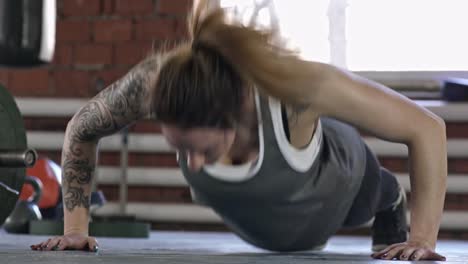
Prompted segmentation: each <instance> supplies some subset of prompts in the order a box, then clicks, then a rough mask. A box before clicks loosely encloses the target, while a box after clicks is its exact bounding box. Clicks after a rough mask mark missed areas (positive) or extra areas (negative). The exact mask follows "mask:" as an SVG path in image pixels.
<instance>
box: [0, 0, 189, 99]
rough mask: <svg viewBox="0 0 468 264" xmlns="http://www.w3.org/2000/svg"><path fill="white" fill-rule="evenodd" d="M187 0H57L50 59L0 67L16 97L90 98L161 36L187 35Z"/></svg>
mask: <svg viewBox="0 0 468 264" xmlns="http://www.w3.org/2000/svg"><path fill="white" fill-rule="evenodd" d="M191 2H192V1H191V0H57V28H56V29H57V35H56V36H57V38H56V50H55V56H54V60H53V62H52V63H51V64H50V65H47V66H43V67H40V68H34V69H21V70H20V69H0V82H1V83H3V84H4V85H5V86H6V87H7V88H8V89H9V90H10V91H11V92H12V93H13V94H14V95H15V96H26V97H84V98H87V97H92V96H94V95H95V94H96V93H97V91H98V89H99V88H100V87H101V88H102V85H108V84H110V83H111V82H113V81H114V80H116V79H117V78H119V77H120V76H122V75H123V74H125V72H127V70H128V69H129V68H130V67H132V66H133V65H135V64H136V63H137V62H138V61H139V60H141V59H142V58H143V57H144V56H145V55H147V54H148V53H150V52H151V51H152V50H153V49H158V48H159V47H160V45H161V44H163V43H164V42H165V41H180V40H183V39H184V38H185V37H186V33H185V32H186V27H185V26H186V23H185V22H186V14H187V10H189V9H190V5H191Z"/></svg>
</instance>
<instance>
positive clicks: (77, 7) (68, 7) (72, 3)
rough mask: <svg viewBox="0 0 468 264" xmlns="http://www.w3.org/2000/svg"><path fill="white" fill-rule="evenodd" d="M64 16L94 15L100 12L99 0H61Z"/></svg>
mask: <svg viewBox="0 0 468 264" xmlns="http://www.w3.org/2000/svg"><path fill="white" fill-rule="evenodd" d="M62 4H63V6H62V12H63V15H64V16H95V15H98V14H99V13H100V10H101V1H100V0H63V3H62Z"/></svg>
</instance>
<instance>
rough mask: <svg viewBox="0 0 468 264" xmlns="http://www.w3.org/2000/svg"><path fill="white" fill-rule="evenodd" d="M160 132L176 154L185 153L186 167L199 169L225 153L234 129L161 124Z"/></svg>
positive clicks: (228, 148) (232, 138) (230, 143)
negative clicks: (187, 127) (182, 127)
mask: <svg viewBox="0 0 468 264" xmlns="http://www.w3.org/2000/svg"><path fill="white" fill-rule="evenodd" d="M161 129H162V134H163V135H164V136H165V137H166V139H167V141H168V142H169V144H170V145H171V146H173V147H174V148H175V149H176V150H177V154H178V155H185V157H186V159H187V165H188V168H189V169H190V170H192V171H194V172H196V171H199V170H200V169H201V168H202V167H203V166H204V165H205V164H213V163H215V162H216V161H218V160H219V159H220V158H221V157H223V156H224V155H226V154H227V153H228V152H229V150H230V149H231V146H232V144H233V142H234V137H235V130H234V129H220V128H203V127H201V128H192V129H181V128H179V127H176V126H173V125H168V124H163V125H162V126H161Z"/></svg>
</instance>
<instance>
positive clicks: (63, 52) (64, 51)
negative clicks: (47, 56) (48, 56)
mask: <svg viewBox="0 0 468 264" xmlns="http://www.w3.org/2000/svg"><path fill="white" fill-rule="evenodd" d="M72 51H73V48H72V46H71V45H63V44H57V45H56V46H55V51H54V60H53V64H55V65H70V64H72Z"/></svg>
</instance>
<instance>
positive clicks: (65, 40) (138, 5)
mask: <svg viewBox="0 0 468 264" xmlns="http://www.w3.org/2000/svg"><path fill="white" fill-rule="evenodd" d="M57 4H58V21H57V45H56V52H55V57H54V60H53V62H52V63H51V64H50V65H47V66H43V67H40V68H34V69H22V70H15V69H0V82H2V83H3V84H4V85H5V86H6V87H7V88H8V89H9V90H10V91H11V92H12V93H13V94H14V95H15V96H17V97H57V98H61V97H68V98H70V97H71V98H77V97H78V98H89V97H92V96H94V95H95V94H96V93H97V92H98V89H100V88H103V87H105V86H106V85H109V84H110V83H111V82H113V81H114V80H116V79H117V78H119V77H120V76H122V75H123V74H124V73H125V72H127V71H128V69H129V68H130V67H132V66H133V65H134V64H135V63H137V62H138V61H139V60H141V59H142V58H143V57H144V56H145V55H146V54H148V53H149V52H151V50H152V49H153V48H154V49H157V48H158V47H159V46H160V45H161V44H163V43H164V42H165V41H180V40H183V39H184V38H185V37H186V33H185V19H186V14H187V10H188V9H189V6H190V5H191V0H57ZM24 121H25V126H26V128H27V130H28V131H56V132H57V131H58V132H60V131H61V132H63V131H64V130H65V126H66V123H67V121H68V118H66V117H61V118H57V117H46V116H44V117H36V116H35V117H27V116H26V117H25V119H24ZM131 131H132V132H133V133H153V132H154V133H158V132H159V128H158V126H157V124H154V123H153V122H148V121H142V122H139V123H138V124H137V125H136V126H134V127H132V129H131ZM447 132H448V137H449V138H467V137H468V136H467V135H468V122H463V123H457V122H448V123H447ZM38 151H39V153H40V154H41V155H47V156H49V157H50V158H52V159H53V160H55V161H56V162H60V151H59V150H40V149H39V150H38ZM380 160H381V162H382V165H384V166H385V167H387V168H389V169H390V170H392V171H393V172H405V171H407V169H408V168H407V164H408V161H407V159H406V158H389V157H380ZM100 164H101V165H104V166H118V165H119V153H116V152H108V153H101V154H100ZM129 165H130V166H135V167H137V166H142V167H150V166H154V167H159V166H162V167H176V161H175V155H173V154H170V153H151V154H149V153H131V154H130V157H129ZM449 172H450V173H462V174H467V173H468V160H467V159H466V158H449ZM99 188H100V189H102V190H103V191H104V192H105V194H106V196H107V198H108V200H109V201H117V200H118V187H117V186H116V185H115V184H113V185H109V184H108V185H102V186H100V187H99ZM467 197H468V195H466V194H463V195H461V194H448V196H447V199H446V209H451V210H457V211H466V210H468V209H467V205H466V203H467V201H468V198H467ZM129 201H131V202H146V203H158V202H171V203H181V204H187V203H191V199H190V192H189V189H188V188H187V187H159V186H133V187H130V188H129ZM153 226H154V227H157V228H159V229H161V228H162V229H174V228H175V229H197V230H200V229H201V230H203V229H205V230H206V229H210V230H218V229H223V228H224V227H223V226H222V225H221V224H214V225H213V224H209V223H208V224H187V223H164V222H153ZM356 233H368V229H365V230H360V231H357V232H353V234H356ZM441 237H449V238H461V239H466V238H468V231H462V232H460V231H451V230H443V231H442V232H441Z"/></svg>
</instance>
